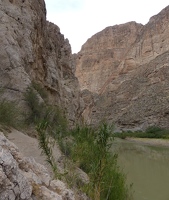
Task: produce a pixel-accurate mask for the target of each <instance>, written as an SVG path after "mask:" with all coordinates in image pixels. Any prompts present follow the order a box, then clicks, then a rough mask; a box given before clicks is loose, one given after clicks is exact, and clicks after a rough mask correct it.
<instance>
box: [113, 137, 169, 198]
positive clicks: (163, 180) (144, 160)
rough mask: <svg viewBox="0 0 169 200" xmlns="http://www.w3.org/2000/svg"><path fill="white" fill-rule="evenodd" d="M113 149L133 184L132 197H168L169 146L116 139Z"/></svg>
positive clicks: (129, 182)
mask: <svg viewBox="0 0 169 200" xmlns="http://www.w3.org/2000/svg"><path fill="white" fill-rule="evenodd" d="M112 150H113V152H116V153H118V163H119V165H120V167H121V168H122V169H123V171H124V172H125V174H126V175H127V182H128V184H131V183H132V184H133V193H134V194H133V196H134V200H169V148H168V147H159V146H151V145H145V144H140V143H137V142H131V141H126V140H121V139H115V141H114V144H113V149H112Z"/></svg>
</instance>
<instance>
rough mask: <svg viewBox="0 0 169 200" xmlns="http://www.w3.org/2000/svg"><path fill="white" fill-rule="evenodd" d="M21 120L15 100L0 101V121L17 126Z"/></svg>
mask: <svg viewBox="0 0 169 200" xmlns="http://www.w3.org/2000/svg"><path fill="white" fill-rule="evenodd" d="M20 122H21V115H20V111H19V109H18V107H17V104H16V103H15V102H10V101H7V100H1V101H0V123H1V124H2V125H6V126H11V127H14V128H17V127H18V126H19V125H20Z"/></svg>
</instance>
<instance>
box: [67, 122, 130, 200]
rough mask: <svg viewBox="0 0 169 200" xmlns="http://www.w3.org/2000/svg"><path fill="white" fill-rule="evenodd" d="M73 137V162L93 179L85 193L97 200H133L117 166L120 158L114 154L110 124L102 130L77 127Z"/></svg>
mask: <svg viewBox="0 0 169 200" xmlns="http://www.w3.org/2000/svg"><path fill="white" fill-rule="evenodd" d="M69 134H70V135H71V136H73V139H74V140H73V142H72V144H71V148H70V150H69V151H70V152H69V155H70V158H72V160H73V161H74V162H75V163H76V164H77V166H78V167H80V168H81V169H82V170H84V171H85V172H86V173H87V174H88V175H89V178H90V183H89V184H88V185H86V186H85V192H87V194H88V195H89V196H90V197H91V198H92V199H94V200H105V199H107V200H108V199H110V200H111V199H113V200H125V199H127V200H128V199H130V200H131V199H132V198H131V196H130V195H129V189H128V187H127V185H126V183H125V182H126V177H125V175H124V174H123V173H122V171H121V170H120V168H119V167H118V165H117V155H116V154H115V155H113V154H112V152H111V151H110V148H111V145H112V144H111V140H112V139H113V134H112V126H108V125H107V124H106V123H103V124H101V125H100V127H99V128H98V129H94V128H91V127H88V126H77V127H76V128H75V129H73V130H72V131H71V132H70V133H69ZM70 135H69V137H70ZM66 148H67V146H66Z"/></svg>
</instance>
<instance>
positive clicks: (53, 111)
mask: <svg viewBox="0 0 169 200" xmlns="http://www.w3.org/2000/svg"><path fill="white" fill-rule="evenodd" d="M24 98H25V102H26V103H27V106H28V108H29V112H27V113H26V114H25V113H24V118H25V119H24V123H26V125H28V126H30V125H31V127H36V130H37V134H38V141H39V148H40V149H41V150H42V153H43V154H44V155H45V156H46V161H47V163H48V164H49V165H50V166H51V168H52V170H53V172H54V177H55V178H61V179H63V180H64V181H67V183H68V184H69V185H70V186H71V187H78V188H79V189H80V190H82V191H83V192H86V193H87V195H88V196H89V197H90V198H91V199H93V200H131V199H132V197H131V195H130V188H129V187H128V186H127V185H126V177H125V175H124V174H123V172H122V171H121V170H120V168H119V166H118V165H117V155H116V154H113V153H112V152H111V150H110V148H111V146H112V140H113V127H112V126H109V125H108V124H106V123H101V125H100V126H99V127H97V128H93V127H89V126H86V125H78V126H76V127H75V128H74V129H71V130H68V126H67V121H66V117H65V116H64V114H63V112H62V110H61V109H60V108H59V107H57V106H52V105H49V104H48V99H47V95H46V94H45V91H44V89H42V88H41V87H40V86H39V85H38V84H35V83H34V84H32V85H31V86H30V87H29V88H28V89H27V91H26V92H25V95H24ZM20 116H21V115H20V114H19V113H18V108H17V105H16V104H15V103H11V102H8V101H5V100H3V101H1V102H0V123H4V124H5V125H7V126H13V127H16V124H15V123H16V122H18V120H19V118H20ZM22 117H23V116H22ZM56 143H57V144H59V146H60V149H61V151H62V152H63V154H64V155H65V157H64V161H63V163H62V164H64V167H65V169H64V171H63V172H62V173H61V172H59V170H58V168H57V162H56V160H55V157H54V155H53V151H54V146H55V144H56ZM77 167H79V168H81V169H82V170H83V171H84V172H86V173H87V174H88V176H89V182H86V181H83V180H82V179H81V178H80V177H79V176H78V175H77V173H76V170H77Z"/></svg>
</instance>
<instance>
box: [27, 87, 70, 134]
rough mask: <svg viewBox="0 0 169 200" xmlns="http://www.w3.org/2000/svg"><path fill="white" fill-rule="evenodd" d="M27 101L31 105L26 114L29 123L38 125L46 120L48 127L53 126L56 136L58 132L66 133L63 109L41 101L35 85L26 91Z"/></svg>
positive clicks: (53, 132) (52, 132)
mask: <svg viewBox="0 0 169 200" xmlns="http://www.w3.org/2000/svg"><path fill="white" fill-rule="evenodd" d="M25 101H26V102H27V105H28V107H29V112H28V113H27V116H26V122H27V123H28V124H33V125H38V124H39V123H41V122H43V121H45V122H47V123H48V129H49V128H51V130H53V131H50V133H51V134H53V137H56V134H60V133H62V134H63V133H64V132H65V130H66V129H67V120H66V117H65V116H64V115H63V112H62V110H61V109H60V108H59V107H57V106H52V105H48V104H47V103H45V102H43V100H41V101H40V98H39V97H38V93H37V91H36V90H35V89H34V88H33V86H30V87H28V89H27V91H26V93H25Z"/></svg>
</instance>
